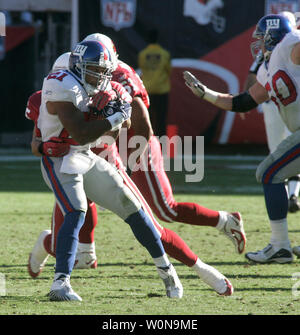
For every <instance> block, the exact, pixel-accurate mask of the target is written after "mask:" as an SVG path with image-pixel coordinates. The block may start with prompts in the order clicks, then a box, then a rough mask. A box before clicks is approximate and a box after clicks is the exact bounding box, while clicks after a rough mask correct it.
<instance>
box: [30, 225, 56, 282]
mask: <svg viewBox="0 0 300 335" xmlns="http://www.w3.org/2000/svg"><path fill="white" fill-rule="evenodd" d="M49 234H51V230H44V231H42V232H41V234H40V235H39V237H38V239H37V241H36V243H35V245H34V247H33V249H32V251H31V253H30V255H29V259H28V264H27V269H28V272H29V274H30V276H31V277H32V278H36V277H37V276H39V275H40V273H41V272H42V270H43V268H44V265H45V264H46V262H47V259H48V257H49V254H48V252H47V251H46V249H45V247H44V239H45V237H46V236H47V235H49Z"/></svg>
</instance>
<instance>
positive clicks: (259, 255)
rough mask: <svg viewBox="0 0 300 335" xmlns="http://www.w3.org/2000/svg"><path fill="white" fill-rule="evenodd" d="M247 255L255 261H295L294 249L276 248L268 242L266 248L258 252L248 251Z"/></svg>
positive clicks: (280, 262)
mask: <svg viewBox="0 0 300 335" xmlns="http://www.w3.org/2000/svg"><path fill="white" fill-rule="evenodd" d="M245 257H246V258H247V259H248V260H249V261H251V262H254V263H261V264H265V263H279V264H284V263H291V262H292V261H293V254H292V250H291V248H289V247H286V248H278V247H277V248H276V247H275V246H273V245H272V244H268V245H267V246H266V247H265V248H264V249H262V250H259V251H256V252H247V253H246V255H245Z"/></svg>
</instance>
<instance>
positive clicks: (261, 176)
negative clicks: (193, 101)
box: [183, 15, 300, 263]
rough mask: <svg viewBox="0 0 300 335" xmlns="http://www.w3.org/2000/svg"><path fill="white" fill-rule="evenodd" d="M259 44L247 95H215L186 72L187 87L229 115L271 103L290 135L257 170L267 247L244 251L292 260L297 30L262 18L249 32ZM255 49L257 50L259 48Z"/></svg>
mask: <svg viewBox="0 0 300 335" xmlns="http://www.w3.org/2000/svg"><path fill="white" fill-rule="evenodd" d="M253 36H254V37H255V38H257V39H258V40H257V41H256V42H254V44H253V43H252V45H251V49H257V50H258V49H259V50H262V52H263V54H264V62H263V63H262V65H261V66H260V68H259V70H258V74H257V82H256V83H255V84H254V85H253V86H251V87H250V88H249V90H248V91H246V92H243V93H240V94H238V95H235V96H232V95H231V94H226V93H219V92H215V91H213V90H211V89H209V88H207V87H206V86H205V85H204V84H202V83H201V82H200V81H199V80H198V79H197V78H196V77H195V76H194V75H192V74H191V73H190V72H188V71H185V72H184V74H183V76H184V79H185V83H186V85H187V86H188V87H189V88H190V89H191V91H192V92H193V93H194V94H195V95H196V96H198V97H199V98H202V99H205V100H207V101H209V102H210V103H212V104H214V105H215V106H217V107H219V108H222V109H224V110H231V111H233V112H239V113H243V112H247V111H249V110H251V109H253V108H255V107H257V106H258V104H261V103H263V102H265V101H267V100H269V99H271V100H272V101H273V102H274V103H275V104H276V106H277V108H278V111H279V113H280V115H281V117H282V119H283V121H284V123H285V125H286V126H287V128H288V129H289V131H290V132H291V133H292V134H291V135H290V136H289V137H287V138H286V139H284V140H283V141H282V142H281V143H280V144H279V145H278V147H277V148H276V150H275V151H274V152H273V153H271V154H269V155H268V156H267V157H266V158H265V159H264V160H263V161H262V162H261V163H260V165H259V166H258V168H257V171H256V178H257V180H258V182H261V183H262V184H263V190H264V196H265V203H266V208H267V212H268V216H269V220H270V225H271V238H270V243H269V244H268V245H267V247H265V248H263V249H262V250H259V251H257V252H248V253H247V254H246V255H245V256H246V258H247V259H248V260H250V261H253V262H257V263H269V262H277V263H288V262H292V261H293V254H292V248H291V245H290V241H289V237H288V225H287V213H288V196H287V192H286V188H285V180H286V179H288V178H290V177H291V176H294V175H297V174H299V173H300V87H299V82H300V66H299V65H300V32H299V31H298V30H295V29H293V28H292V26H291V23H290V21H289V20H288V19H287V18H286V17H284V16H282V15H266V16H264V17H262V18H261V19H260V20H259V22H258V23H257V26H256V30H255V32H254V34H253ZM258 46H259V48H258Z"/></svg>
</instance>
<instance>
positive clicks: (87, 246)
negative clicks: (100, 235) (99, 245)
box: [77, 242, 96, 253]
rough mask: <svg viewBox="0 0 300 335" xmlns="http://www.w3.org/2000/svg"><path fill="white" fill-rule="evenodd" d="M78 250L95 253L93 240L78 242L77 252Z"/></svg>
mask: <svg viewBox="0 0 300 335" xmlns="http://www.w3.org/2000/svg"><path fill="white" fill-rule="evenodd" d="M78 252H88V253H95V252H96V248H95V242H92V243H80V242H79V243H78V247H77V253H78Z"/></svg>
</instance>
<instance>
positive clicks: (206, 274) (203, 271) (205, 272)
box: [192, 258, 227, 294]
mask: <svg viewBox="0 0 300 335" xmlns="http://www.w3.org/2000/svg"><path fill="white" fill-rule="evenodd" d="M192 268H193V269H194V270H195V271H196V273H197V274H198V276H199V277H200V278H201V279H202V280H203V281H204V282H205V283H206V284H207V285H209V286H211V287H212V288H213V289H214V290H215V291H217V292H218V293H220V294H222V293H224V292H225V291H226V290H227V285H226V282H225V281H224V279H225V277H224V276H223V275H222V273H221V272H219V271H218V270H217V269H215V268H214V267H212V266H210V265H208V264H206V263H204V262H202V261H201V260H200V259H199V258H198V259H197V262H196V264H194V265H193V266H192Z"/></svg>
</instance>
